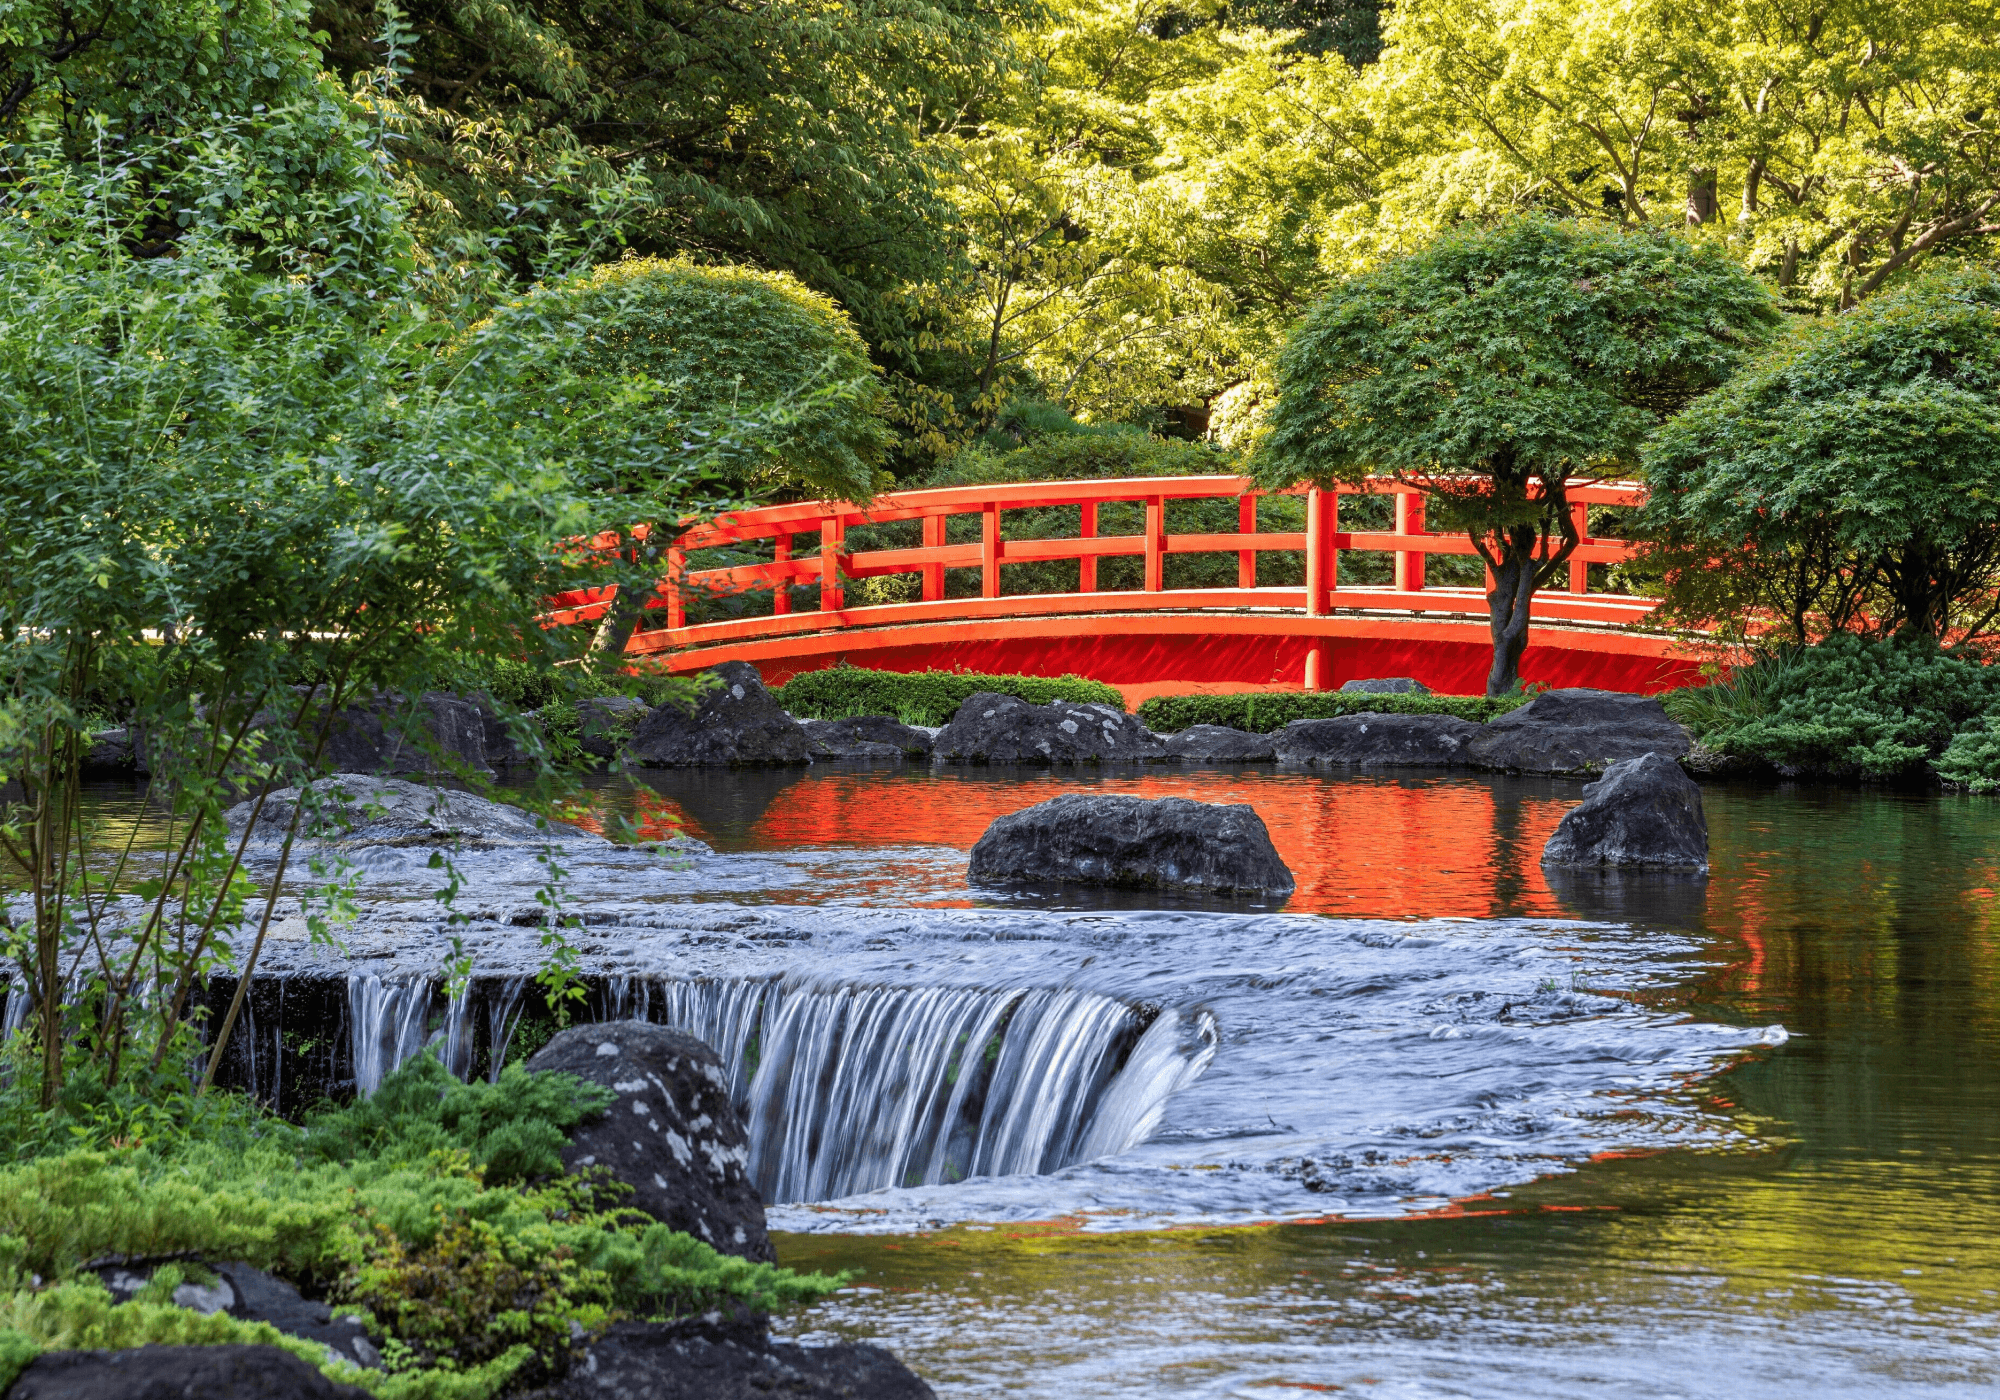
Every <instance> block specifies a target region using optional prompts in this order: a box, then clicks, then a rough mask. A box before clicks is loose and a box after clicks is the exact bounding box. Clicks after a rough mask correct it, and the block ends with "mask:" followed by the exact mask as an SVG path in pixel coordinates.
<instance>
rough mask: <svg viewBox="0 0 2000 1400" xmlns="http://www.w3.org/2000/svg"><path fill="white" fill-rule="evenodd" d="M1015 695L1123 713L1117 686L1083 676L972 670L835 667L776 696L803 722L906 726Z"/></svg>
mask: <svg viewBox="0 0 2000 1400" xmlns="http://www.w3.org/2000/svg"><path fill="white" fill-rule="evenodd" d="M981 691H991V692H992V693H994V694H996V695H1014V696H1018V697H1020V698H1021V699H1023V700H1025V701H1027V702H1028V703H1029V704H1030V705H1046V704H1048V703H1049V702H1050V701H1052V700H1071V701H1078V702H1083V703H1094V704H1099V705H1115V706H1117V707H1118V708H1119V709H1121V710H1122V709H1124V708H1125V697H1124V696H1123V695H1122V694H1120V693H1119V691H1118V689H1117V687H1115V686H1109V685H1105V684H1104V683H1103V682H1102V681H1087V680H1085V679H1084V678H1083V677H1081V676H1053V677H1051V676H982V675H979V674H977V673H975V672H972V671H867V670H863V669H861V668H860V667H858V666H835V667H833V668H832V669H830V670H826V671H808V672H806V673H805V674H804V675H802V676H794V677H792V679H791V680H790V681H789V682H787V683H786V684H784V685H782V686H780V687H778V689H777V690H776V691H774V692H773V693H774V694H775V695H776V696H777V697H778V702H779V703H780V704H782V705H783V706H784V707H785V708H786V709H787V710H790V711H791V712H792V713H793V714H795V715H797V716H798V717H799V718H800V719H846V718H848V717H849V716H851V715H894V716H895V717H896V718H897V719H899V720H901V721H902V722H903V723H904V724H922V725H939V724H948V723H950V722H951V717H952V716H953V715H955V714H957V713H958V707H959V706H960V705H962V704H964V703H965V701H966V697H968V696H971V695H977V694H979V693H980V692H981Z"/></svg>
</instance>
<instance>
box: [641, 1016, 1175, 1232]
mask: <svg viewBox="0 0 2000 1400" xmlns="http://www.w3.org/2000/svg"><path fill="white" fill-rule="evenodd" d="M658 990H659V992H660V994H661V1000H662V1002H663V1003H664V1005H663V1006H662V1010H661V1015H660V1019H661V1020H662V1021H663V1022H665V1023H666V1024H668V1025H671V1026H674V1027H676V1028H677V1029H680V1030H683V1031H686V1032H687V1033H688V1034H690V1035H694V1036H696V1037H698V1038H700V1039H702V1040H705V1041H707V1042H708V1043H709V1044H711V1045H713V1046H715V1047H716V1049H717V1051H718V1052H719V1053H720V1054H721V1055H722V1056H723V1059H724V1063H725V1064H727V1065H729V1067H730V1069H731V1071H732V1075H733V1078H734V1089H735V1093H736V1097H737V1098H738V1101H739V1102H740V1103H741V1104H742V1105H743V1106H744V1109H745V1119H746V1122H747V1125H748V1127H749V1131H750V1140H751V1167H752V1171H753V1172H754V1174H755V1175H756V1178H757V1183H758V1189H759V1190H760V1192H761V1193H762V1194H763V1196H764V1199H765V1200H767V1201H771V1202H780V1201H807V1200H828V1199H833V1198H837V1197H841V1196H849V1195H854V1194H857V1193H859V1192H863V1191H872V1190H877V1189H879V1188H881V1187H884V1186H915V1185H926V1184H938V1183H944V1182H952V1181H959V1180H962V1179H964V1178H966V1177H968V1176H1001V1175H1008V1174H1012V1173H1016V1172H1047V1171H1053V1170H1055V1169H1057V1168H1059V1167H1063V1166H1067V1165H1069V1164H1070V1163H1072V1162H1077V1161H1082V1160H1085V1159H1086V1158H1087V1157H1089V1156H1097V1155H1103V1154H1105V1153H1111V1152H1118V1151H1122V1150H1123V1149H1124V1148H1125V1147H1126V1146H1127V1145H1129V1143H1130V1142H1131V1141H1133V1140H1135V1139H1134V1136H1133V1135H1134V1134H1141V1135H1143V1133H1145V1132H1147V1131H1150V1129H1151V1127H1152V1126H1153V1124H1154V1123H1156V1122H1157V1121H1158V1118H1159V1113H1160V1110H1161V1107H1162V1106H1163V1104H1164V1103H1165V1099H1166V1095H1168V1094H1170V1093H1172V1092H1173V1090H1174V1089H1175V1088H1177V1087H1179V1086H1180V1085H1181V1084H1182V1083H1185V1082H1186V1080H1187V1079H1189V1078H1192V1077H1193V1076H1194V1075H1195V1074H1198V1073H1200V1071H1201V1068H1202V1066H1203V1065H1205V1064H1206V1063H1207V1058H1208V1056H1209V1055H1211V1054H1212V1053H1213V1049H1214V1031H1213V1027H1212V1024H1211V1023H1209V1022H1208V1021H1207V1018H1206V1017H1199V1018H1198V1019H1197V1020H1196V1021H1195V1022H1190V1023H1187V1026H1190V1027H1193V1029H1191V1030H1189V1029H1187V1028H1185V1027H1184V1026H1183V1022H1182V1018H1181V1017H1180V1016H1179V1015H1177V1014H1175V1013H1166V1014H1164V1015H1162V1016H1160V1017H1157V1018H1155V1021H1154V1023H1153V1026H1154V1027H1156V1028H1160V1029H1158V1030H1155V1029H1152V1028H1147V1027H1146V1026H1145V1023H1144V1019H1143V1016H1142V1014H1141V1013H1140V1012H1139V1011H1138V1010H1137V1009H1135V1008H1134V1007H1132V1006H1130V1005H1128V1004H1126V1003H1125V1002H1122V1001H1118V1000H1115V999H1113V998H1111V997H1106V996H1101V995H1098V994H1097V993H1094V992H1083V991H1074V990H1064V991H1046V990H1031V991H1023V990H1020V989H1007V990H992V989H988V988H977V987H920V988H911V987H853V986H823V985H807V986H793V985H786V984H774V983H768V982H761V981H718V982H668V983H664V984H661V986H660V987H659V989H658ZM1142 1032H1143V1033H1142ZM1128 1051H1130V1052H1131V1053H1129V1054H1128V1053H1127V1052H1128ZM1106 1115H1108V1118H1107V1116H1106Z"/></svg>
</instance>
